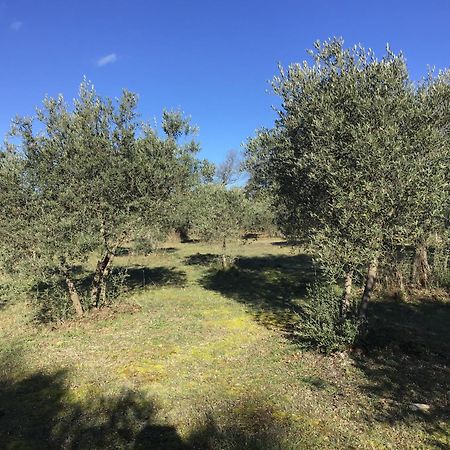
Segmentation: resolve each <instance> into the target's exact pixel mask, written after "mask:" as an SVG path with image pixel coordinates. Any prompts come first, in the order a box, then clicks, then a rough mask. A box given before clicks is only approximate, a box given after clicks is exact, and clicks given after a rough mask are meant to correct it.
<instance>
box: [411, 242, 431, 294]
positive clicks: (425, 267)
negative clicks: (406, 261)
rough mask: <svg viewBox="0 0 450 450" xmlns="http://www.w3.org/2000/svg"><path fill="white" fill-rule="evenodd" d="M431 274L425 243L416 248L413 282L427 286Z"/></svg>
mask: <svg viewBox="0 0 450 450" xmlns="http://www.w3.org/2000/svg"><path fill="white" fill-rule="evenodd" d="M430 275H431V268H430V265H429V263H428V252H427V247H426V246H425V245H424V244H421V245H419V246H418V247H417V248H416V254H415V255H414V261H413V266H412V274H411V278H412V280H411V281H412V283H413V284H415V285H416V286H421V287H425V288H426V287H427V286H428V281H429V278H430Z"/></svg>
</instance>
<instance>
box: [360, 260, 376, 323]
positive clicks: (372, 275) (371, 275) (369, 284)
mask: <svg viewBox="0 0 450 450" xmlns="http://www.w3.org/2000/svg"><path fill="white" fill-rule="evenodd" d="M377 266H378V263H377V261H376V260H374V261H372V262H371V263H370V264H369V269H368V271H367V279H366V285H365V286H364V292H363V296H362V299H361V305H360V307H359V318H360V319H365V318H366V315H367V307H368V306H369V301H370V297H371V296H372V291H373V286H374V284H375V279H376V277H377Z"/></svg>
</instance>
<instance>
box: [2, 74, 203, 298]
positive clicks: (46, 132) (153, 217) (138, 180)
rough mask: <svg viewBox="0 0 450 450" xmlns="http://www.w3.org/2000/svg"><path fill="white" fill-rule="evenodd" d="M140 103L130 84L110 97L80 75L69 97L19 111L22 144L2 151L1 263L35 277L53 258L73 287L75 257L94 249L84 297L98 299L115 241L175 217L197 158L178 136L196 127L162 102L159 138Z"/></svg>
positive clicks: (16, 127) (192, 143) (197, 166)
mask: <svg viewBox="0 0 450 450" xmlns="http://www.w3.org/2000/svg"><path fill="white" fill-rule="evenodd" d="M136 107H137V97H136V95H135V94H133V93H131V92H128V91H124V92H123V94H122V97H121V98H120V99H119V100H118V101H117V104H114V102H113V101H112V100H110V99H103V98H101V97H99V96H98V95H97V93H96V92H95V90H94V88H93V86H92V85H91V84H90V83H88V82H86V81H84V82H83V83H82V84H81V87H80V92H79V96H78V98H77V99H76V100H74V104H73V106H72V107H70V106H69V105H68V104H67V103H66V102H65V100H64V99H63V97H62V96H59V97H58V98H46V99H45V100H44V103H43V107H42V109H39V110H37V113H36V118H35V119H30V118H18V119H16V120H15V123H14V127H13V133H14V134H15V135H17V136H18V137H19V138H20V139H21V144H20V147H19V149H18V151H16V152H14V149H13V148H11V149H7V151H5V152H2V153H1V158H0V171H1V175H2V176H1V183H2V186H1V188H2V189H1V192H0V206H4V208H2V211H1V212H0V225H1V227H0V264H2V266H3V268H4V269H8V270H16V271H19V272H21V273H23V274H25V275H26V276H32V277H34V278H35V279H36V281H37V282H38V281H42V280H41V278H42V276H43V273H44V272H45V271H47V270H48V269H52V270H53V268H57V270H58V271H59V273H60V276H61V278H63V279H65V280H66V281H67V286H68V292H69V293H70V287H69V284H70V279H71V278H72V274H71V269H72V267H73V266H74V265H76V264H80V263H82V262H84V261H85V260H86V259H87V258H88V257H89V255H91V254H92V253H93V252H96V253H97V254H99V255H100V257H99V261H98V264H97V270H96V273H95V276H94V277H93V283H92V292H91V301H90V303H89V304H90V305H92V306H99V305H100V303H101V302H102V301H103V300H104V299H105V298H106V292H105V289H107V283H106V280H107V277H108V275H109V273H110V272H111V265H112V262H113V259H114V257H115V253H116V250H117V249H118V248H119V246H121V245H122V244H123V243H124V242H127V241H130V240H132V239H133V237H135V236H137V235H139V234H140V235H141V236H142V235H145V233H143V230H145V229H146V228H147V229H151V230H154V229H161V224H163V223H167V222H168V221H170V220H171V219H170V217H171V215H173V211H174V208H175V206H176V202H177V199H178V198H179V196H180V194H181V192H183V191H184V190H185V189H186V188H187V187H188V186H189V185H190V183H192V181H193V180H194V179H195V178H196V177H198V176H199V175H198V171H199V170H200V168H201V167H202V165H201V163H199V162H197V161H196V160H195V157H194V154H195V152H196V151H197V150H198V145H197V144H196V143H195V141H188V142H185V143H183V144H178V143H177V142H176V139H177V138H178V137H180V136H185V137H187V136H188V134H189V133H191V132H192V131H193V127H192V126H191V125H190V121H189V120H188V119H185V118H184V117H183V116H182V114H181V113H180V112H176V113H168V112H164V115H163V116H164V117H163V129H164V130H165V131H166V133H167V136H166V138H160V137H159V136H158V135H157V133H156V131H155V130H153V129H152V128H150V127H149V126H148V125H146V124H144V125H142V124H140V123H139V122H138V120H137V117H138V114H137V111H136ZM35 122H38V125H37V126H36V125H35ZM36 130H38V131H36ZM76 296H77V294H76V293H73V292H72V294H71V299H72V300H73V301H74V302H77V301H78V300H76ZM78 296H79V294H78ZM102 299H103V300H102ZM74 305H75V303H74Z"/></svg>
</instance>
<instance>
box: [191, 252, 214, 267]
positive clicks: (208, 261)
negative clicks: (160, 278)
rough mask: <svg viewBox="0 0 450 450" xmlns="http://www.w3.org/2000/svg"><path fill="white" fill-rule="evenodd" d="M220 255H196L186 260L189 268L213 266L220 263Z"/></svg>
mask: <svg viewBox="0 0 450 450" xmlns="http://www.w3.org/2000/svg"><path fill="white" fill-rule="evenodd" d="M219 258H220V255H217V254H214V253H195V254H194V255H189V256H186V258H184V264H186V265H187V266H211V265H212V264H214V263H217V262H218V261H219Z"/></svg>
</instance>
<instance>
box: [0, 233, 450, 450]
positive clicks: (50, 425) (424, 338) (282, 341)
mask: <svg viewBox="0 0 450 450" xmlns="http://www.w3.org/2000/svg"><path fill="white" fill-rule="evenodd" d="M282 244H283V243H280V242H276V241H274V240H268V239H262V240H258V241H255V242H251V243H248V244H246V245H238V244H236V245H235V246H233V248H232V252H233V254H234V255H235V256H237V257H238V258H237V260H236V264H235V267H234V268H232V269H229V270H228V271H225V272H223V271H219V270H218V269H217V266H216V264H215V261H214V254H215V253H216V251H217V249H214V248H213V247H211V246H208V245H206V244H199V243H186V244H179V243H171V244H168V245H167V248H166V249H165V250H163V251H161V252H158V253H157V254H154V255H151V256H148V257H143V256H131V255H128V254H127V252H126V251H124V252H123V255H122V256H120V257H118V259H117V261H116V265H117V266H122V267H128V268H129V270H128V272H129V275H130V277H129V279H128V286H129V291H128V292H127V293H126V294H124V295H123V296H122V298H121V301H120V303H119V304H117V305H115V306H114V308H110V309H104V310H102V311H98V312H96V313H91V314H89V315H88V316H87V317H85V318H83V319H82V320H80V321H74V322H67V323H65V324H62V325H58V326H52V325H45V326H43V325H41V326H37V325H36V324H33V323H32V321H31V317H32V312H31V309H30V307H29V306H27V305H26V304H24V303H23V302H18V301H17V302H10V303H3V304H1V305H0V383H1V386H0V448H2V449H14V450H18V449H24V450H25V449H55V448H67V449H102V448H114V449H116V448H117V449H121V448H127V449H193V448H198V449H246V448H249V449H333V448H342V449H352V448H355V449H356V448H367V449H384V448H390V449H408V448H422V449H431V448H449V445H450V440H449V439H450V437H449V436H450V434H449V433H450V426H449V412H450V410H449V400H450V394H449V386H450V372H449V358H450V329H449V328H450V303H449V302H448V301H443V300H432V299H431V300H430V299H417V300H414V301H409V302H408V303H399V302H394V301H387V300H383V301H382V300H379V301H376V302H374V304H373V305H372V307H371V310H370V314H371V316H372V317H373V320H372V326H371V330H370V332H369V337H368V339H367V342H366V343H365V344H364V345H363V348H362V350H361V351H360V352H355V353H354V354H350V355H347V354H338V355H335V356H331V357H325V356H321V355H318V354H314V353H308V352H301V351H300V350H299V347H298V346H297V345H296V343H295V340H293V339H292V338H291V337H290V336H291V334H290V333H289V330H290V329H292V326H293V325H294V324H295V322H296V321H297V316H296V315H295V314H294V313H293V305H295V304H296V303H299V302H300V303H301V302H302V301H303V296H304V295H305V287H306V285H307V284H308V283H309V282H311V281H312V280H313V279H314V277H317V276H320V273H319V271H318V269H317V268H315V267H314V265H313V264H312V261H311V258H310V256H309V255H302V254H294V253H292V252H291V251H290V248H289V247H288V246H286V245H282ZM412 403H426V404H429V405H430V411H429V412H425V413H421V412H416V411H413V410H411V404H412Z"/></svg>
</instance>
